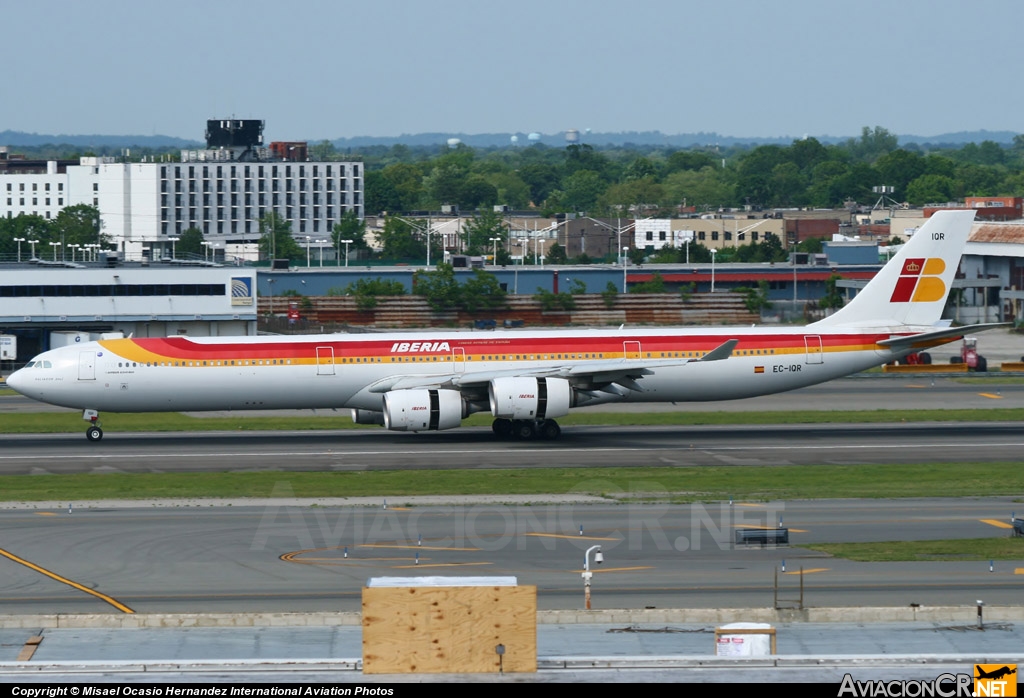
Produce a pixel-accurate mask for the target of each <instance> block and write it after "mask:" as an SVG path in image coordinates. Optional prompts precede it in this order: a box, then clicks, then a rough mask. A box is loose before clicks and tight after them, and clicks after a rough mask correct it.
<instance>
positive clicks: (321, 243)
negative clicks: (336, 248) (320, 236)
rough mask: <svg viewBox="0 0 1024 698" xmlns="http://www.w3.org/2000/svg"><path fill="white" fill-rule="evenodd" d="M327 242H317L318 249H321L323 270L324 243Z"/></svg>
mask: <svg viewBox="0 0 1024 698" xmlns="http://www.w3.org/2000/svg"><path fill="white" fill-rule="evenodd" d="M325 242H327V241H326V240H317V241H316V245H317V247H319V248H320V267H321V268H323V266H324V243H325Z"/></svg>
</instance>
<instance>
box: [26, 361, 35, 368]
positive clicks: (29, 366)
mask: <svg viewBox="0 0 1024 698" xmlns="http://www.w3.org/2000/svg"><path fill="white" fill-rule="evenodd" d="M35 365H36V362H35V361H29V362H28V363H27V364H25V368H32V367H33V366H35Z"/></svg>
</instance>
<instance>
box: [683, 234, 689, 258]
mask: <svg viewBox="0 0 1024 698" xmlns="http://www.w3.org/2000/svg"><path fill="white" fill-rule="evenodd" d="M684 242H685V244H686V263H687V264H689V263H690V238H686V240H685V241H684Z"/></svg>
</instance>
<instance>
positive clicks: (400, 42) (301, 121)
mask: <svg viewBox="0 0 1024 698" xmlns="http://www.w3.org/2000/svg"><path fill="white" fill-rule="evenodd" d="M0 18H2V22H0V26H2V27H3V45H4V55H5V59H6V60H5V64H6V66H5V70H4V80H3V83H4V91H3V95H2V96H0V131H4V130H7V129H10V130H14V131H26V132H30V133H40V134H73V135H84V134H103V135H155V134H160V135H169V136H177V137H181V138H190V139H195V140H202V139H203V132H204V128H205V124H206V120H207V119H212V118H226V117H235V118H252V119H263V120H264V121H265V122H266V130H265V137H266V139H267V141H268V142H269V141H273V140H308V141H318V140H321V139H324V138H327V139H335V138H342V137H354V136H399V135H401V134H406V133H409V134H411V133H423V132H435V131H436V132H445V133H469V134H474V133H510V134H511V133H529V132H532V131H537V132H540V133H545V134H554V133H559V132H561V131H565V130H567V129H571V128H575V129H579V130H580V131H584V130H585V129H591V130H593V131H595V132H612V131H661V132H663V133H665V134H678V133H694V132H715V133H719V134H722V135H728V136H739V137H777V136H792V137H794V138H798V137H802V136H804V135H811V136H822V135H830V136H855V135H859V133H860V131H861V128H862V127H864V126H869V127H874V126H881V127H883V128H886V129H888V130H889V131H891V132H893V133H896V134H898V135H920V136H931V135H938V134H942V133H949V132H955V131H974V130H981V129H986V130H990V131H998V130H1007V131H1014V132H1017V131H1024V125H1022V123H1021V122H1022V119H1024V90H1021V88H1020V85H1019V72H1020V68H1021V66H1022V65H1024V41H1020V38H1019V33H1020V29H1021V26H1022V24H1024V22H1022V20H1024V3H1022V2H1020V0H973V1H971V2H967V1H960V0H776V2H766V1H764V0H629V2H624V1H613V0H587V1H585V2H584V1H579V2H577V1H574V0H518V1H517V2H508V3H497V2H488V1H487V0H360V1H359V2H354V1H350V0H290V1H289V2H283V1H272V0H244V1H242V0H175V2H155V1H153V0H90V1H89V2H81V1H79V0H54V1H53V2H47V3H43V2H22V1H20V0H17V1H16V0H0Z"/></svg>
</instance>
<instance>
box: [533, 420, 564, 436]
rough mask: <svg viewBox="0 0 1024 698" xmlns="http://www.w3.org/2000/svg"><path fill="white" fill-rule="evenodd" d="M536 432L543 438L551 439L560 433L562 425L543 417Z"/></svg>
mask: <svg viewBox="0 0 1024 698" xmlns="http://www.w3.org/2000/svg"><path fill="white" fill-rule="evenodd" d="M537 431H538V433H539V434H540V435H541V436H542V437H543V438H545V439H548V440H549V441H552V440H554V439H557V438H558V437H559V436H561V435H562V427H560V426H558V422H556V421H555V420H553V419H545V420H544V421H543V422H541V423H540V426H539V427H538V429H537Z"/></svg>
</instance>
